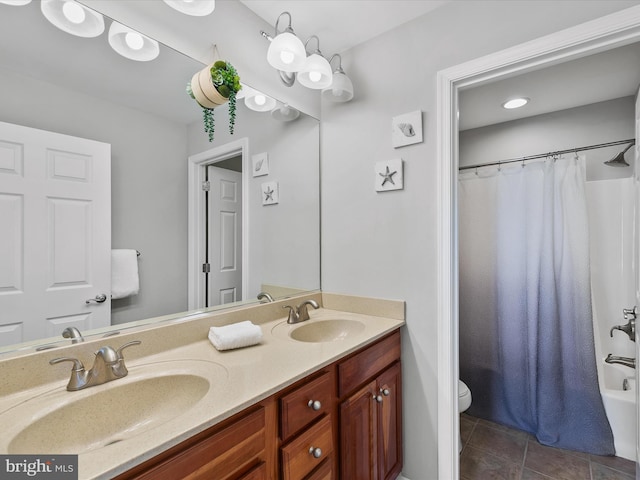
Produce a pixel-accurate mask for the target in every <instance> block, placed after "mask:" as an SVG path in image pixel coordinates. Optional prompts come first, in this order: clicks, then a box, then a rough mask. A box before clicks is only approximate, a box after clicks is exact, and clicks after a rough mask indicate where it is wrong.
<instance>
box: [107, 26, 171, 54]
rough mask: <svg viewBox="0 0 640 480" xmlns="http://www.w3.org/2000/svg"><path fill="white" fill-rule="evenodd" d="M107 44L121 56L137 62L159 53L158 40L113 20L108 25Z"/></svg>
mask: <svg viewBox="0 0 640 480" xmlns="http://www.w3.org/2000/svg"><path fill="white" fill-rule="evenodd" d="M109 45H111V48H113V49H114V50H115V51H116V52H118V53H119V54H120V55H122V56H123V57H125V58H128V59H129V60H136V61H138V62H149V61H151V60H153V59H154V58H156V57H157V56H158V55H159V54H160V46H159V45H158V42H156V41H155V40H153V39H151V38H149V37H147V36H146V35H142V34H141V33H140V32H136V31H135V30H133V29H131V28H129V27H125V26H124V25H122V24H121V23H118V22H115V21H114V22H113V23H111V26H110V27H109Z"/></svg>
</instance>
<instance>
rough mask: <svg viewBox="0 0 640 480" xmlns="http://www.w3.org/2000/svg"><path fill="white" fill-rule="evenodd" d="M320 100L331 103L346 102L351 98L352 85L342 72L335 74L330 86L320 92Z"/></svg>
mask: <svg viewBox="0 0 640 480" xmlns="http://www.w3.org/2000/svg"><path fill="white" fill-rule="evenodd" d="M322 98H324V99H326V100H330V101H332V102H348V101H349V100H351V99H352V98H353V83H352V82H351V79H350V78H349V77H347V76H346V75H345V73H344V72H335V73H334V74H333V82H332V83H331V85H330V86H329V87H327V88H325V89H324V90H322Z"/></svg>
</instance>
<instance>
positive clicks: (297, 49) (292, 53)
mask: <svg viewBox="0 0 640 480" xmlns="http://www.w3.org/2000/svg"><path fill="white" fill-rule="evenodd" d="M306 58H307V52H306V51H305V49H304V45H303V44H302V41H301V40H300V39H299V38H298V37H296V36H295V34H293V33H291V32H283V33H281V34H280V35H278V36H277V37H276V38H274V39H273V40H272V41H271V44H270V45H269V50H267V61H268V62H269V65H271V66H272V67H273V68H275V69H277V70H282V71H283V72H297V71H298V70H300V69H301V68H302V66H303V65H304V62H305V59H306Z"/></svg>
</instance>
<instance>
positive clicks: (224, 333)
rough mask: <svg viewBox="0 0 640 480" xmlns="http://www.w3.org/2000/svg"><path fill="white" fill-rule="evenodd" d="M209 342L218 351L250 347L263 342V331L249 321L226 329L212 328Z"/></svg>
mask: <svg viewBox="0 0 640 480" xmlns="http://www.w3.org/2000/svg"><path fill="white" fill-rule="evenodd" d="M209 340H210V341H211V343H212V344H213V346H214V347H216V349H218V350H230V349H232V348H242V347H248V346H249V345H255V344H256V343H260V342H261V341H262V329H261V328H260V327H259V326H258V325H254V324H253V323H252V322H251V321H249V320H246V321H244V322H238V323H232V324H231V325H225V326H224V327H211V328H210V329H209Z"/></svg>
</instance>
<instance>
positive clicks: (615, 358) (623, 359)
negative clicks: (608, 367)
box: [604, 354, 636, 368]
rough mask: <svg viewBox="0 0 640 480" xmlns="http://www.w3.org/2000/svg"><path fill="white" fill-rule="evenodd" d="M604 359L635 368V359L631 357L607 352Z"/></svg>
mask: <svg viewBox="0 0 640 480" xmlns="http://www.w3.org/2000/svg"><path fill="white" fill-rule="evenodd" d="M604 361H605V362H607V363H618V364H620V365H624V366H626V367H631V368H636V359H635V358H631V357H618V356H616V355H611V354H609V355H607V358H605V359H604Z"/></svg>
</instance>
